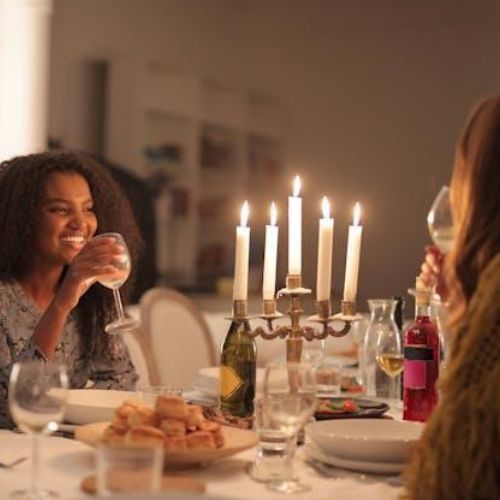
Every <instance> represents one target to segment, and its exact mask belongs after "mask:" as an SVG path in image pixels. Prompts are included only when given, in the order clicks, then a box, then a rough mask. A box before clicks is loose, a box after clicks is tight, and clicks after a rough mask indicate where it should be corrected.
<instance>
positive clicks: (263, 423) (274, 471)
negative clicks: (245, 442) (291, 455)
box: [247, 399, 287, 482]
mask: <svg viewBox="0 0 500 500" xmlns="http://www.w3.org/2000/svg"><path fill="white" fill-rule="evenodd" d="M254 430H255V432H256V433H257V435H258V436H259V444H258V445H257V448H256V457H255V461H254V462H251V463H249V464H248V468H247V470H248V473H249V474H250V476H251V477H252V478H253V479H254V480H255V481H262V482H267V481H276V480H280V479H283V478H284V477H285V474H286V459H287V454H286V451H287V436H286V434H285V433H284V432H283V431H281V430H280V429H279V428H277V426H276V425H274V426H273V425H272V423H271V420H270V418H269V414H268V413H267V409H266V407H265V401H264V400H263V399H257V400H256V401H255V403H254Z"/></svg>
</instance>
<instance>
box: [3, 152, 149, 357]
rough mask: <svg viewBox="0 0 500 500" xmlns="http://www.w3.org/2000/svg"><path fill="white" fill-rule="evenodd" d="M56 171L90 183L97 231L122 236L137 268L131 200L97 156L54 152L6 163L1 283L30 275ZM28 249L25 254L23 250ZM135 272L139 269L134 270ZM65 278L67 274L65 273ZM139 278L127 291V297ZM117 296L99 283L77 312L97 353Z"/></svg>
mask: <svg viewBox="0 0 500 500" xmlns="http://www.w3.org/2000/svg"><path fill="white" fill-rule="evenodd" d="M53 172H70V173H76V174H79V175H81V176H82V177H83V178H85V180H86V181H87V183H88V185H89V188H90V191H91V193H92V198H93V202H94V211H95V214H96V218H97V223H98V226H97V233H105V232H110V231H112V232H117V233H121V234H122V235H123V237H124V239H125V241H126V242H127V246H128V247H129V250H130V255H131V258H132V270H134V269H135V267H136V266H135V264H136V263H137V260H138V257H139V253H140V251H141V247H142V240H141V237H140V233H139V229H138V227H137V224H136V222H135V218H134V216H133V213H132V209H131V208H130V204H129V203H128V200H127V199H126V198H125V196H124V195H123V193H122V191H121V189H120V187H119V186H118V184H117V183H116V182H115V181H114V180H113V178H112V177H111V175H110V174H109V173H108V172H106V171H105V170H104V169H103V168H102V167H101V166H100V165H99V164H98V163H97V162H96V161H95V159H93V158H92V157H90V156H89V155H87V154H85V153H80V152H74V151H54V152H44V153H37V154H31V155H27V156H18V157H15V158H12V159H10V160H7V161H4V162H3V163H1V164H0V234H1V235H2V244H1V245H0V280H2V281H7V282H11V281H13V280H19V279H20V278H22V277H23V275H24V274H25V273H26V272H27V271H28V268H29V265H30V263H31V262H32V260H33V256H34V252H35V237H36V230H37V229H36V228H37V227H38V224H39V219H40V213H41V210H40V207H41V201H42V195H43V186H44V184H45V182H46V180H47V178H48V177H49V175H50V174H52V173H53ZM21 249H22V251H21ZM132 272H133V271H132ZM63 276H64V273H63ZM132 281H133V276H131V278H130V279H129V280H128V281H127V283H126V285H125V286H124V287H123V292H124V299H125V301H126V299H127V293H128V290H129V289H130V285H131V282H132ZM112 303H113V298H112V294H110V293H109V291H108V290H106V289H104V288H103V287H102V286H101V285H93V286H92V287H90V289H89V290H88V291H87V292H86V293H85V294H84V295H83V296H82V297H81V299H80V301H79V303H78V306H77V308H76V311H77V317H78V324H79V330H80V332H81V333H82V334H83V332H92V333H91V334H90V335H89V334H86V335H83V337H82V338H84V339H85V342H89V348H90V350H91V351H93V350H94V348H95V346H96V341H97V340H98V339H97V337H96V335H97V334H98V332H102V331H103V328H104V325H105V324H106V323H107V322H108V321H109V320H110V317H111V314H112V312H111V311H113V305H112Z"/></svg>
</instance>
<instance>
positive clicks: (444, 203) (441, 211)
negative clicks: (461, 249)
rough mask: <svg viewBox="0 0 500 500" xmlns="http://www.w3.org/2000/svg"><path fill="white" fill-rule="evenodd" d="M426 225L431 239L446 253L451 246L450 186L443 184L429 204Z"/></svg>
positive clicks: (452, 236) (452, 237)
mask: <svg viewBox="0 0 500 500" xmlns="http://www.w3.org/2000/svg"><path fill="white" fill-rule="evenodd" d="M427 225H428V227H429V234H430V235H431V238H432V241H433V242H434V243H435V245H436V246H437V247H438V248H439V250H440V251H441V252H442V253H448V252H449V251H450V250H451V248H452V246H453V239H454V230H453V216H452V213H451V203H450V188H449V187H448V186H443V187H442V188H441V190H440V191H439V193H438V195H437V196H436V198H435V200H434V202H433V203H432V205H431V209H430V210H429V214H428V215H427Z"/></svg>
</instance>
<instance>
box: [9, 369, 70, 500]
mask: <svg viewBox="0 0 500 500" xmlns="http://www.w3.org/2000/svg"><path fill="white" fill-rule="evenodd" d="M67 396H68V377H67V374H66V369H65V367H64V366H63V365H60V364H57V363H44V362H41V361H24V362H20V363H15V364H14V366H13V368H12V372H11V375H10V382H9V410H10V413H11V415H12V419H13V420H14V422H15V423H16V424H17V425H18V427H19V428H20V429H21V430H22V431H24V432H27V433H29V434H31V435H32V436H33V446H32V472H31V482H30V487H29V489H28V490H18V491H14V492H13V493H11V494H10V498H17V499H30V500H32V499H39V498H58V496H59V495H58V494H57V493H55V492H53V491H48V490H42V489H40V488H39V485H38V483H39V481H38V477H39V475H38V469H39V437H40V436H41V435H42V434H46V433H49V432H51V431H55V430H57V422H60V421H61V420H62V418H63V416H64V410H65V408H66V400H67Z"/></svg>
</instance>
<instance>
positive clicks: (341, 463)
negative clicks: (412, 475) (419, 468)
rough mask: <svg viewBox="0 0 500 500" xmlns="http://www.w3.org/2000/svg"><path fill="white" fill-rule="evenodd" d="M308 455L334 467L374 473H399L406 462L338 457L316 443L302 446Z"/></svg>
mask: <svg viewBox="0 0 500 500" xmlns="http://www.w3.org/2000/svg"><path fill="white" fill-rule="evenodd" d="M302 449H303V450H304V453H305V454H306V456H308V457H310V458H313V459H314V460H318V461H320V462H323V463H325V464H328V465H333V466H334V467H341V468H342V469H349V470H355V471H358V472H371V473H374V474H398V473H400V472H401V471H402V470H403V468H404V466H405V464H398V463H392V462H369V461H366V460H347V459H345V458H340V457H336V456H335V455H331V454H326V453H324V452H323V451H321V450H320V449H319V448H318V447H317V446H316V445H315V444H313V443H307V444H305V445H304V447H303V448H302Z"/></svg>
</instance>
